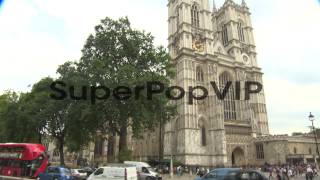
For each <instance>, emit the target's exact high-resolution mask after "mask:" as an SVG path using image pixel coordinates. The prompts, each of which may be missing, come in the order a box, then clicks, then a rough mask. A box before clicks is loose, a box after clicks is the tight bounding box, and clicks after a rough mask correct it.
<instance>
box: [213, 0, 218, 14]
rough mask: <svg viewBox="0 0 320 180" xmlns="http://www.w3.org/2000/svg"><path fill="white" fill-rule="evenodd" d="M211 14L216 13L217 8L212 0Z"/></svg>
mask: <svg viewBox="0 0 320 180" xmlns="http://www.w3.org/2000/svg"><path fill="white" fill-rule="evenodd" d="M212 12H213V13H215V12H217V6H216V2H215V0H213V9H212Z"/></svg>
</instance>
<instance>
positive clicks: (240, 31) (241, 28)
mask: <svg viewBox="0 0 320 180" xmlns="http://www.w3.org/2000/svg"><path fill="white" fill-rule="evenodd" d="M238 36H239V40H240V41H241V42H244V34H243V27H242V22H239V23H238Z"/></svg>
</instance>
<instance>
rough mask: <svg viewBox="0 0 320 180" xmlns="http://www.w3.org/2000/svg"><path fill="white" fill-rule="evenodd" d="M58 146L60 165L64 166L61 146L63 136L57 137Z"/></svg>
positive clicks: (62, 144) (62, 145)
mask: <svg viewBox="0 0 320 180" xmlns="http://www.w3.org/2000/svg"><path fill="white" fill-rule="evenodd" d="M58 147H59V155H60V166H64V165H65V163H64V152H63V147H64V138H59V139H58Z"/></svg>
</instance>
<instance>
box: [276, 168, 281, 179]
mask: <svg viewBox="0 0 320 180" xmlns="http://www.w3.org/2000/svg"><path fill="white" fill-rule="evenodd" d="M276 173H277V175H276V180H282V178H281V175H280V174H281V173H280V171H279V170H277V171H276Z"/></svg>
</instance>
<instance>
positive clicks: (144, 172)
mask: <svg viewBox="0 0 320 180" xmlns="http://www.w3.org/2000/svg"><path fill="white" fill-rule="evenodd" d="M124 164H128V165H133V166H135V167H137V171H138V177H139V180H161V179H162V177H161V176H160V175H159V174H158V173H157V172H156V171H155V170H154V169H153V168H151V166H150V165H149V164H148V163H145V162H137V161H125V162H124Z"/></svg>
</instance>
